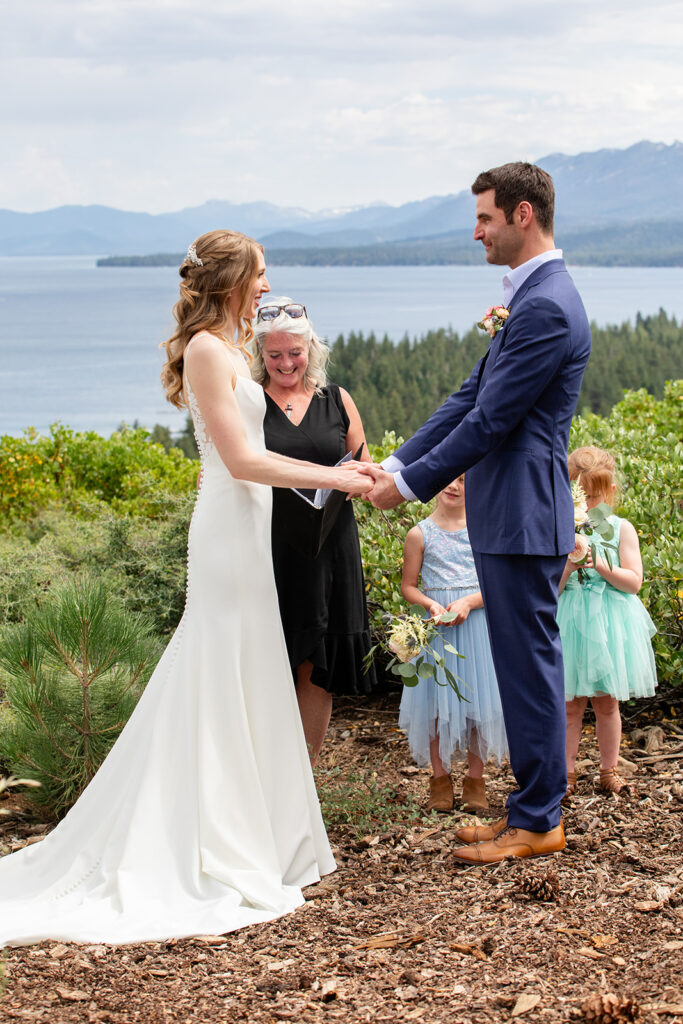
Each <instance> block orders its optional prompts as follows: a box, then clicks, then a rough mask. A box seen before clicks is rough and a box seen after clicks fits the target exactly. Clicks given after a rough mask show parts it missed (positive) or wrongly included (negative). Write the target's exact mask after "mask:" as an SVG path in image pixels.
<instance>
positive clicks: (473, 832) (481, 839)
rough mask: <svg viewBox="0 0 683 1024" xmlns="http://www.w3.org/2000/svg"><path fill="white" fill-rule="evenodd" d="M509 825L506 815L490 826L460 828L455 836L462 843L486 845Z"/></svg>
mask: <svg viewBox="0 0 683 1024" xmlns="http://www.w3.org/2000/svg"><path fill="white" fill-rule="evenodd" d="M507 824H508V816H507V814H506V815H505V817H504V818H499V819H498V821H494V822H492V823H491V824H490V825H475V826H472V825H468V826H466V827H465V828H458V829H456V831H455V834H456V836H457V837H458V839H459V840H460V842H461V843H467V844H468V845H469V844H470V843H485V842H486V841H487V840H489V839H495V838H496V836H497V835H498V834H499V833H500V832H502V831H503V829H504V828H507Z"/></svg>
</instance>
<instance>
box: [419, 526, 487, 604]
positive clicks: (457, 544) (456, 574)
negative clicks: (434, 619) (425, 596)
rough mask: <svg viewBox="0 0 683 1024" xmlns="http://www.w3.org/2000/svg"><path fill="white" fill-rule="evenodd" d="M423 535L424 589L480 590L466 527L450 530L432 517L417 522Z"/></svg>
mask: <svg viewBox="0 0 683 1024" xmlns="http://www.w3.org/2000/svg"><path fill="white" fill-rule="evenodd" d="M418 526H419V527H420V530H421V531H422V536H423V538H424V546H425V549H424V557H423V559H422V590H453V589H454V588H455V587H467V588H470V589H472V590H479V580H478V578H477V570H476V569H475V567H474V556H473V554H472V548H471V547H470V539H469V537H468V535H467V530H466V529H465V530H456V531H455V533H451V532H449V531H448V530H442V529H441V527H440V526H437V525H436V523H435V522H434V521H433V520H432V519H431V518H430V519H423V520H422V522H421V523H418Z"/></svg>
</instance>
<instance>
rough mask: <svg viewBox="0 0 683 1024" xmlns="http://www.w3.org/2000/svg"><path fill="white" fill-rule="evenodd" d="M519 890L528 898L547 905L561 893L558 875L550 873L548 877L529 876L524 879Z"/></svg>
mask: <svg viewBox="0 0 683 1024" xmlns="http://www.w3.org/2000/svg"><path fill="white" fill-rule="evenodd" d="M519 888H520V890H521V892H523V893H524V894H525V895H526V896H531V898H532V899H534V900H542V901H543V902H546V903H547V902H550V900H554V899H555V897H556V896H557V894H558V892H559V891H560V883H559V881H558V878H557V875H556V874H554V873H553V872H552V871H549V872H548V873H547V874H546V875H540V876H537V875H528V876H527V877H526V878H523V879H522V881H521V882H520V885H519Z"/></svg>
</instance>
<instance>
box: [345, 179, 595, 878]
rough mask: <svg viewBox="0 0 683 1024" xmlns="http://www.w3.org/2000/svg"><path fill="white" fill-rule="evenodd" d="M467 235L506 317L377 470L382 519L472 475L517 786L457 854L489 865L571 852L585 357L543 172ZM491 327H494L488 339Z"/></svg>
mask: <svg viewBox="0 0 683 1024" xmlns="http://www.w3.org/2000/svg"><path fill="white" fill-rule="evenodd" d="M472 192H473V193H474V194H475V196H476V197H477V208H476V228H475V231H474V238H475V240H477V241H480V242H482V244H483V245H484V248H485V250H486V260H487V262H488V263H495V264H499V265H501V266H502V265H507V266H509V267H510V270H509V271H508V273H507V274H506V275H505V277H504V278H503V296H504V302H505V305H506V306H507V307H508V308H509V311H510V314H509V317H508V318H507V319H504V315H503V317H499V318H498V320H497V322H496V324H495V325H493V326H492V328H491V331H490V333H492V341H491V344H490V346H489V349H488V351H487V352H486V354H485V355H484V356H483V358H482V359H480V360H479V362H478V363H477V365H476V366H475V368H474V370H473V371H472V374H471V376H470V377H469V379H468V380H466V381H465V383H464V384H463V385H462V387H461V388H460V390H459V391H458V392H456V393H454V394H452V395H451V396H450V398H448V399H447V400H446V401H445V402H444V404H443V405H442V406H441V408H440V409H438V410H437V411H436V412H435V413H434V414H433V416H431V417H430V419H428V420H427V422H426V423H425V424H423V426H421V427H420V429H419V430H418V431H417V433H416V434H414V435H413V437H412V438H411V439H410V440H409V441H407V442H406V443H405V444H403V445H401V447H400V448H399V449H398V450H397V451H396V452H395V454H394V455H392V456H390V457H389V458H388V459H387V460H385V462H384V463H382V467H381V468H380V467H379V466H371V465H370V466H368V464H364V465H365V466H366V471H367V472H370V473H371V474H372V475H373V477H374V479H375V484H374V487H373V489H372V490H371V491H370V492H369V495H368V496H369V497H370V499H371V500H372V502H373V504H374V505H375V506H376V507H377V508H383V509H387V508H393V507H394V506H396V505H398V504H400V503H401V502H402V501H403V500H404V499H411V500H414V499H415V498H417V499H419V500H420V501H429V499H430V498H432V497H433V496H434V495H435V494H436V493H437V492H438V491H440V490H442V488H444V487H445V486H446V485H447V484H448V483H450V481H451V480H453V479H455V477H458V476H460V475H461V474H462V473H464V472H467V477H466V490H465V496H466V503H467V525H468V530H469V536H470V542H471V545H472V550H473V552H474V558H475V563H476V567H477V573H478V576H479V583H480V586H481V591H482V595H483V598H484V607H485V609H486V616H487V622H488V627H489V635H490V638H491V648H492V653H493V661H494V665H495V669H496V675H497V677H498V686H499V689H500V696H501V701H502V705H503V715H504V718H505V725H506V729H507V735H508V743H509V748H510V761H511V764H512V769H513V771H514V774H515V778H516V780H517V785H518V787H519V788H518V789H517V790H515V791H514V792H513V793H512V794H511V795H510V797H509V798H508V803H507V814H506V816H505V817H504V818H502V819H501V820H500V821H497V822H494V823H493V825H490V826H482V827H479V828H470V829H460V830H459V832H458V833H457V834H458V837H459V839H460V840H461V842H463V843H465V844H466V845H464V846H462V847H460V848H458V849H457V850H456V851H455V857H456V858H457V859H458V860H461V861H464V862H466V863H477V864H492V863H496V862H497V861H501V860H504V859H506V858H508V857H532V856H541V855H544V854H549V853H554V852H556V851H557V850H561V849H563V848H564V845H565V840H564V830H563V827H562V823H561V821H560V801H561V800H562V797H563V796H564V794H565V791H566V786H567V776H566V762H565V731H566V724H565V703H564V677H563V667H562V649H561V646H560V638H559V632H558V628H557V623H556V621H555V613H556V610H557V588H558V584H559V581H560V577H561V575H562V569H563V567H564V565H565V563H566V558H567V553H568V552H569V551H570V550H571V549H572V548H573V546H574V517H573V504H572V497H571V491H570V487H569V478H568V474H567V444H568V440H569V427H570V424H571V419H572V415H573V413H574V409H575V407H576V402H577V399H578V397H579V390H580V387H581V379H582V377H583V371H584V369H585V366H586V362H587V360H588V356H589V354H590V349H591V336H590V328H589V326H588V320H587V317H586V313H585V310H584V308H583V304H582V302H581V299H580V297H579V294H578V292H577V291H576V288H575V286H574V283H573V281H572V279H571V278H570V276H569V274H568V273H567V270H566V267H565V264H564V261H563V259H562V252H561V250H559V249H556V248H555V244H554V241H553V214H554V201H555V192H554V188H553V183H552V179H551V177H550V175H549V174H547V173H546V172H545V171H543V170H542V169H541V168H540V167H536V166H534V165H533V164H527V163H511V164H504V165H503V166H502V167H495V168H493V169H492V170H490V171H485V172H484V173H482V174H480V175H479V176H478V177H477V179H476V181H475V182H474V184H473V185H472ZM494 327H495V328H496V330H495V333H494Z"/></svg>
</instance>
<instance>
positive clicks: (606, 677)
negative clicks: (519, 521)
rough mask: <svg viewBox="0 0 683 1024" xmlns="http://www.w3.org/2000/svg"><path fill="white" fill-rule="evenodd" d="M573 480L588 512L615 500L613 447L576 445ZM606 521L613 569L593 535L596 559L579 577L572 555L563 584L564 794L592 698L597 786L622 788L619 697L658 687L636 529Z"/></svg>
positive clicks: (572, 783)
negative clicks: (610, 535)
mask: <svg viewBox="0 0 683 1024" xmlns="http://www.w3.org/2000/svg"><path fill="white" fill-rule="evenodd" d="M569 477H570V479H571V480H578V481H579V483H580V484H581V486H582V487H583V490H584V493H585V495H586V506H587V508H588V509H589V510H590V509H592V508H595V506H596V505H599V504H601V503H602V504H606V505H609V506H610V507H612V506H613V505H614V502H615V495H616V490H617V487H616V465H615V462H614V459H613V458H612V456H611V455H610V454H609V452H606V451H603V450H602V449H601V448H595V447H592V446H589V447H586V448H577V449H576V450H575V451H573V452H572V453H571V454H570V456H569ZM609 522H610V523H611V524H612V526H613V527H614V537H613V539H612V540H611V541H610V542H609V543H610V545H613V547H614V548H617V551H616V552H615V551H611V552H610V554H611V561H612V568H610V566H609V562H608V560H607V558H606V555H605V549H604V546H603V544H602V542H601V540H600V538H599V537H598V535H597V534H595V533H594V534H593V535H592V537H591V540H592V541H593V542H594V544H595V554H596V560H595V564H594V563H593V560H592V558H591V554H590V551H589V552H588V556H587V562H586V563H584V565H583V566H582V568H583V574H582V578H581V579H580V578H579V575H578V573H577V569H578V568H579V566H577V565H576V564H575V563H574V562H571V561H569V560H568V561H567V565H566V568H565V570H564V573H563V576H562V580H561V582H560V599H559V605H558V610H557V622H558V625H559V627H560V636H561V638H562V654H563V660H564V688H565V697H566V700H567V781H568V785H567V797H571V795H572V794H573V793H574V792H575V791H576V757H577V754H578V750H579V743H580V740H581V729H582V723H583V715H584V712H585V710H586V705H587V704H588V701H589V700H590V702H591V704H592V706H593V711H594V712H595V732H596V736H597V740H598V748H599V750H600V783H599V786H600V789H601V790H602V791H603V792H604V793H620V792H621V791H622V790H623V789H624V788H625V787H626V786H627V783H626V781H625V780H624V779H623V778H622V777H621V776H620V775H619V773H618V772H617V759H618V757H619V744H620V742H621V715H620V713H619V701H620V700H629V698H631V697H649V696H651V695H652V694H653V693H654V692H655V688H656V686H657V674H656V670H655V659H654V655H653V653H652V644H651V643H650V637H651V636H653V634H654V633H655V632H656V629H655V626H654V623H653V622H652V619H651V618H650V616H649V615H648V613H647V611H646V609H645V607H644V605H643V604H642V602H641V601H640V599H639V598H638V597H637V596H636V595H637V594H638V591H639V590H640V588H641V586H642V583H643V563H642V560H641V557H640V546H639V543H638V534H637V533H636V530H635V528H634V527H633V526H632V525H631V523H629V522H628V520H626V519H619V518H618V517H617V516H615V515H612V516H610V517H609ZM582 580H583V581H582Z"/></svg>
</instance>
